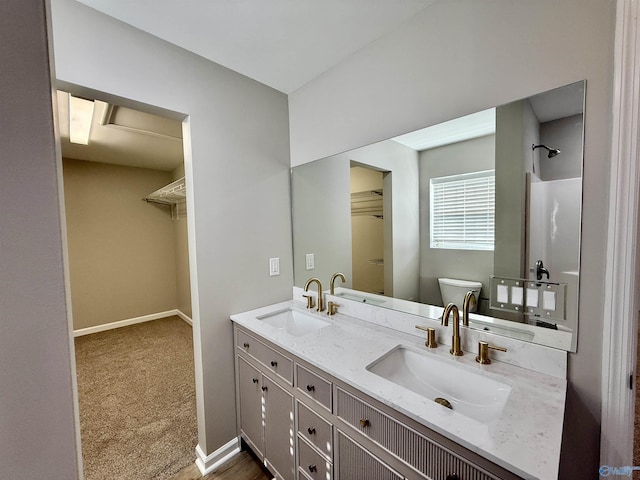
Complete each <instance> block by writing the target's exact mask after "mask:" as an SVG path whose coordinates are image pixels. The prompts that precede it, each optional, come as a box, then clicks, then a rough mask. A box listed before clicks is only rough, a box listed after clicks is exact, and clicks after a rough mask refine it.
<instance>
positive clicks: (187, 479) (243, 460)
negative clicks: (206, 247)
mask: <svg viewBox="0 0 640 480" xmlns="http://www.w3.org/2000/svg"><path fill="white" fill-rule="evenodd" d="M170 480H271V476H270V475H269V473H268V472H267V471H266V470H264V469H263V467H262V465H260V462H259V461H258V459H256V458H255V457H254V456H253V455H251V454H250V453H249V452H247V451H246V450H243V451H242V452H240V453H239V454H238V455H236V456H234V457H233V458H232V459H231V460H229V461H228V462H226V463H225V464H224V465H221V466H220V468H218V469H217V470H215V471H214V472H211V473H209V474H207V475H205V476H204V477H203V476H202V475H200V470H198V467H196V466H195V464H193V465H189V466H188V467H187V468H185V469H183V470H181V471H180V472H178V473H176V474H175V475H174V476H173V477H171V478H170Z"/></svg>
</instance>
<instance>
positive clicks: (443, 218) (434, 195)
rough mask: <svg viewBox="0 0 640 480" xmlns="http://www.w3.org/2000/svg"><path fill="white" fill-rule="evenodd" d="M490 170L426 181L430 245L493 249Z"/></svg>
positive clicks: (492, 192) (492, 193)
mask: <svg viewBox="0 0 640 480" xmlns="http://www.w3.org/2000/svg"><path fill="white" fill-rule="evenodd" d="M495 185H496V177H495V171H494V170H486V171H482V172H473V173H465V174H461V175H452V176H448V177H438V178H432V179H431V181H430V192H431V194H430V200H431V201H430V212H431V248H448V249H456V250H493V237H494V230H495V197H496V193H495V192H496V188H495Z"/></svg>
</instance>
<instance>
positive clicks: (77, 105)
mask: <svg viewBox="0 0 640 480" xmlns="http://www.w3.org/2000/svg"><path fill="white" fill-rule="evenodd" d="M94 106H95V105H94V102H93V100H86V99H84V98H79V97H74V96H73V95H71V94H69V141H70V142H71V143H78V144H81V145H89V134H90V133H91V122H92V121H93V109H94Z"/></svg>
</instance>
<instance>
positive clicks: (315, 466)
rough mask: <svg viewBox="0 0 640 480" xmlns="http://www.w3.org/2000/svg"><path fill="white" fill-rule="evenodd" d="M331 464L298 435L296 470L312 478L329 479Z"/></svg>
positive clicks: (315, 479) (317, 479)
mask: <svg viewBox="0 0 640 480" xmlns="http://www.w3.org/2000/svg"><path fill="white" fill-rule="evenodd" d="M332 470H333V465H332V463H331V462H329V461H328V460H327V459H326V458H324V457H323V456H322V455H320V454H319V453H318V452H316V451H315V450H314V449H313V448H311V447H310V446H309V444H307V442H305V441H304V440H302V439H301V438H300V437H298V471H299V472H304V474H305V477H307V478H311V479H312V480H331V478H332V477H333V472H332Z"/></svg>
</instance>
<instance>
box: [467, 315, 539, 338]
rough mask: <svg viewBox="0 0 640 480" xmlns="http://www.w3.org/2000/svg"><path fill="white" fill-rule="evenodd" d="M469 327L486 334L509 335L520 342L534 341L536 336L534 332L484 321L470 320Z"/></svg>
mask: <svg viewBox="0 0 640 480" xmlns="http://www.w3.org/2000/svg"><path fill="white" fill-rule="evenodd" d="M469 325H470V326H471V328H475V329H476V330H483V331H485V332H493V333H498V334H500V335H507V336H509V337H511V338H517V339H519V340H527V341H531V340H533V337H535V334H534V333H533V332H529V331H527V330H522V329H521V328H514V327H508V326H503V325H496V324H495V323H490V322H483V321H482V320H475V319H471V320H469Z"/></svg>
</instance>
